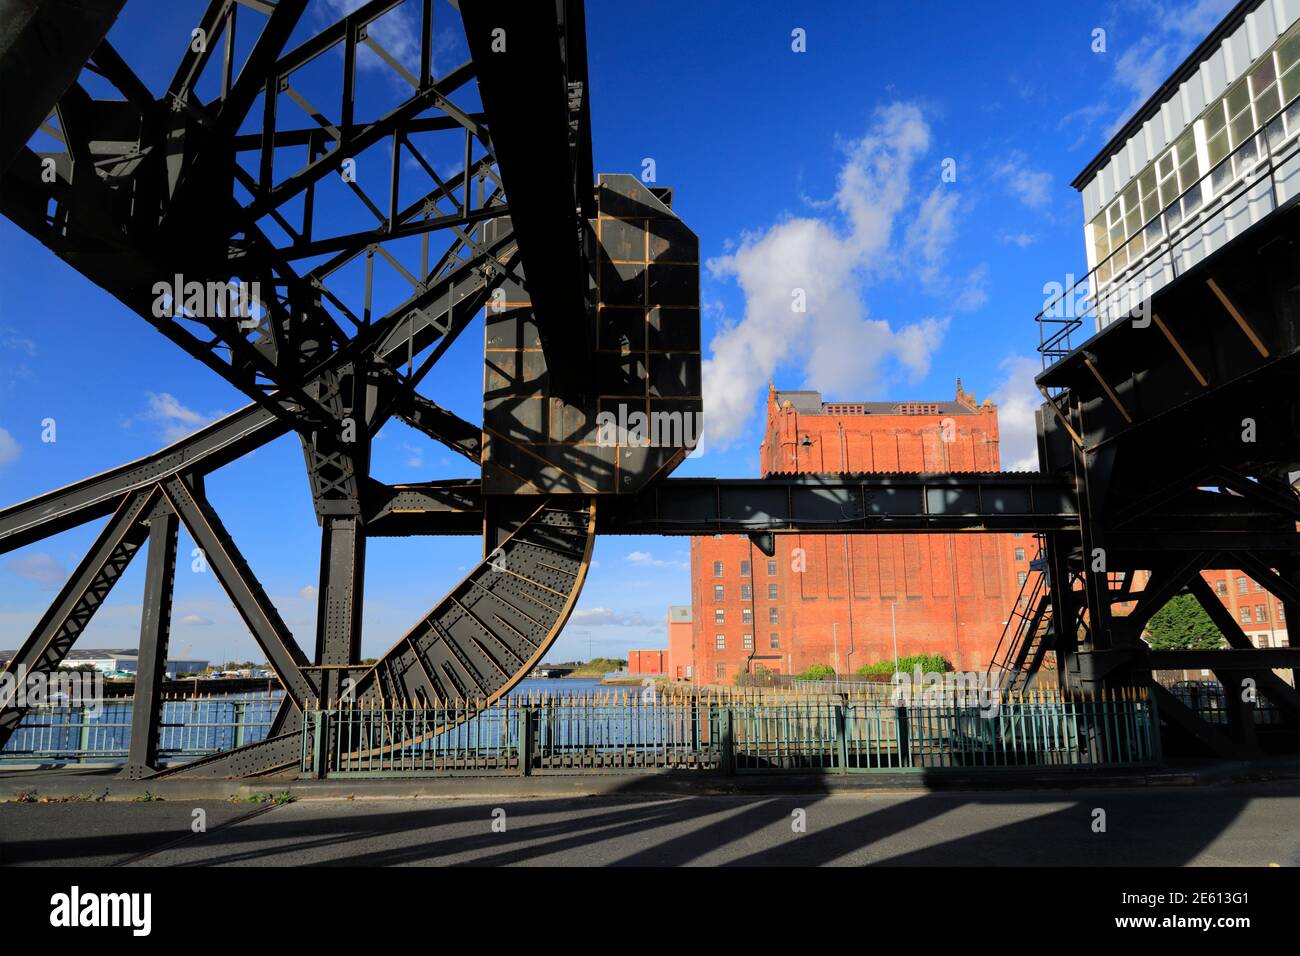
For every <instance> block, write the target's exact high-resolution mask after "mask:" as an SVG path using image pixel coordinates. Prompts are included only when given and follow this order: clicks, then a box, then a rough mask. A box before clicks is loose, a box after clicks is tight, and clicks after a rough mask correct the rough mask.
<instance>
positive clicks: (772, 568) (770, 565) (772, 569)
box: [767, 561, 776, 576]
mask: <svg viewBox="0 0 1300 956" xmlns="http://www.w3.org/2000/svg"><path fill="white" fill-rule="evenodd" d="M767 573H768V575H769V576H771V575H774V574H776V562H775V561H769V562H767Z"/></svg>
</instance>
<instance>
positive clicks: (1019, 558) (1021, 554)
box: [1016, 548, 1025, 561]
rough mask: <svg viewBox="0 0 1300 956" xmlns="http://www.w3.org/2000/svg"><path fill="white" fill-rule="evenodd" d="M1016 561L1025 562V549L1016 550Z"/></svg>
mask: <svg viewBox="0 0 1300 956" xmlns="http://www.w3.org/2000/svg"><path fill="white" fill-rule="evenodd" d="M1016 560H1017V561H1023V560H1025V549H1024V548H1016Z"/></svg>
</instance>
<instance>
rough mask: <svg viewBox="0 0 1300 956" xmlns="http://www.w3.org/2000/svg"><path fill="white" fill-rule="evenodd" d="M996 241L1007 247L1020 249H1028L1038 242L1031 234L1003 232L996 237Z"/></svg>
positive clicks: (1036, 237) (1035, 236)
mask: <svg viewBox="0 0 1300 956" xmlns="http://www.w3.org/2000/svg"><path fill="white" fill-rule="evenodd" d="M998 240H999V241H1000V242H1004V243H1006V244H1008V245H1012V246H1019V247H1020V248H1021V249H1028V248H1029V247H1030V246H1032V245H1033V244H1034V243H1036V242H1037V241H1038V236H1037V235H1035V234H1034V233H1032V232H1003V233H1001V234H1000V235H999V236H998Z"/></svg>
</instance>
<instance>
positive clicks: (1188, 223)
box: [1034, 97, 1300, 369]
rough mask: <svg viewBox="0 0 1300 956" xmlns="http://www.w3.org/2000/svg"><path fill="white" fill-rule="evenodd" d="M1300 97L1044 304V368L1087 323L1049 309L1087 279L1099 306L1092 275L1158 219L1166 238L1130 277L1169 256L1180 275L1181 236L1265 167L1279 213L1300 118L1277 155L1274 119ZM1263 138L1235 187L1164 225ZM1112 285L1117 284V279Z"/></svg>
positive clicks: (1039, 319)
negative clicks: (1280, 179)
mask: <svg viewBox="0 0 1300 956" xmlns="http://www.w3.org/2000/svg"><path fill="white" fill-rule="evenodd" d="M1297 102H1300V97H1293V98H1292V99H1291V100H1290V101H1289V102H1288V103H1286V104H1285V105H1284V106H1282V107H1281V108H1280V109H1279V110H1278V111H1277V113H1275V114H1274V115H1273V116H1272V117H1270V118H1269V119H1268V120H1267V121H1266V122H1264V123H1263V124H1261V125H1260V126H1259V128H1258V129H1256V130H1255V131H1254V132H1252V133H1251V135H1250V137H1249V138H1248V139H1247V140H1245V141H1244V142H1242V143H1241V144H1240V145H1239V146H1238V147H1237V148H1236V149H1234V150H1233V151H1232V152H1231V153H1229V154H1228V155H1227V156H1225V157H1224V158H1223V159H1221V160H1220V161H1219V162H1217V163H1216V164H1215V165H1214V166H1213V167H1211V169H1210V170H1209V172H1207V173H1206V174H1205V175H1204V176H1202V177H1200V178H1199V179H1197V180H1196V182H1194V183H1193V184H1192V185H1190V186H1188V187H1187V188H1186V189H1184V190H1183V191H1182V192H1180V193H1179V194H1178V195H1177V196H1176V197H1174V199H1173V201H1172V202H1170V203H1169V204H1168V205H1166V206H1165V207H1164V208H1163V209H1161V210H1160V211H1159V212H1158V213H1156V214H1155V215H1154V216H1152V217H1151V218H1150V219H1148V220H1147V221H1146V222H1144V223H1142V225H1141V226H1140V227H1139V228H1138V229H1137V231H1136V232H1134V233H1133V235H1131V236H1129V237H1128V239H1126V240H1125V241H1124V243H1123V245H1121V246H1120V247H1119V248H1118V249H1114V250H1112V251H1111V253H1110V255H1108V256H1106V258H1105V259H1103V260H1102V261H1101V262H1099V263H1097V265H1096V266H1095V267H1094V268H1092V269H1091V270H1090V271H1089V272H1088V273H1087V274H1086V275H1084V276H1083V278H1081V279H1079V280H1077V281H1076V282H1075V283H1074V284H1073V285H1071V286H1070V287H1069V288H1068V289H1065V290H1064V291H1062V292H1061V294H1060V295H1058V296H1056V297H1055V298H1054V299H1052V301H1051V302H1049V303H1047V304H1046V305H1045V306H1043V309H1042V311H1040V312H1039V313H1038V314H1037V315H1036V316H1034V321H1035V322H1036V323H1038V330H1039V332H1038V341H1039V344H1038V352H1039V354H1040V355H1041V356H1042V362H1043V368H1044V369H1047V368H1049V367H1050V366H1051V365H1052V364H1054V363H1055V362H1056V361H1057V360H1058V359H1060V358H1063V357H1064V356H1066V355H1068V354H1070V352H1071V351H1073V349H1072V348H1071V345H1070V336H1071V333H1073V332H1074V330H1075V329H1077V328H1079V327H1080V326H1082V325H1083V316H1080V315H1074V316H1067V317H1061V318H1056V317H1051V316H1047V313H1048V312H1049V311H1051V310H1052V309H1053V308H1055V306H1056V305H1057V304H1058V303H1060V302H1062V301H1065V300H1066V299H1071V298H1073V297H1074V293H1075V292H1076V291H1077V290H1078V289H1079V288H1080V286H1083V285H1084V284H1085V283H1086V284H1088V287H1089V288H1088V295H1087V301H1088V302H1089V307H1088V308H1085V309H1084V311H1083V315H1084V316H1086V315H1087V314H1088V313H1089V311H1091V310H1092V309H1095V308H1097V305H1098V303H1097V299H1096V296H1095V295H1094V286H1093V282H1092V280H1093V277H1094V276H1095V275H1096V274H1097V273H1098V272H1099V271H1100V270H1101V269H1102V268H1104V267H1106V266H1107V265H1109V264H1110V263H1111V260H1113V259H1114V258H1115V257H1116V256H1118V255H1119V254H1120V253H1121V252H1123V251H1125V250H1127V249H1128V247H1129V245H1130V244H1131V243H1132V242H1133V241H1134V240H1135V239H1137V238H1138V237H1140V236H1142V235H1143V234H1144V233H1145V232H1146V230H1147V227H1148V226H1150V225H1151V223H1153V222H1155V221H1156V220H1160V221H1161V231H1162V233H1163V237H1162V238H1161V240H1160V241H1159V244H1158V245H1157V246H1156V247H1154V248H1150V247H1149V248H1148V250H1147V251H1146V252H1145V253H1144V254H1143V255H1142V256H1141V257H1140V258H1139V259H1137V260H1136V261H1134V262H1130V263H1129V264H1128V265H1126V266H1124V267H1123V271H1122V272H1120V273H1119V275H1125V276H1127V275H1130V274H1132V273H1135V272H1138V271H1140V270H1144V269H1145V268H1146V267H1148V266H1149V265H1150V264H1151V263H1152V262H1153V261H1155V260H1157V259H1159V258H1162V257H1165V256H1168V258H1169V267H1170V270H1171V271H1172V273H1173V275H1174V276H1175V277H1177V276H1178V274H1179V272H1178V263H1177V259H1176V258H1175V257H1174V255H1173V251H1174V248H1175V246H1177V244H1178V242H1179V240H1181V239H1182V238H1183V237H1184V236H1185V235H1186V234H1187V233H1189V232H1191V231H1192V230H1194V229H1196V228H1199V227H1200V226H1201V225H1202V224H1203V223H1204V222H1205V220H1206V219H1208V218H1209V217H1210V216H1211V215H1213V214H1214V213H1215V212H1217V211H1218V210H1219V209H1220V208H1221V207H1223V206H1224V205H1226V204H1227V203H1228V202H1230V201H1231V200H1233V199H1235V198H1237V197H1238V196H1240V195H1241V194H1242V193H1243V192H1245V191H1247V190H1249V189H1250V188H1252V187H1253V186H1254V185H1255V184H1256V182H1257V181H1258V179H1259V176H1260V172H1261V170H1262V169H1267V172H1268V177H1269V187H1270V192H1271V194H1272V199H1273V208H1272V209H1271V210H1270V212H1274V211H1276V210H1277V208H1278V199H1277V176H1276V171H1277V167H1278V166H1279V165H1281V164H1282V163H1283V162H1285V161H1286V160H1288V159H1290V158H1291V157H1292V156H1294V155H1295V154H1296V153H1297V152H1300V122H1298V123H1297V124H1296V129H1295V130H1294V131H1292V133H1291V134H1290V135H1289V136H1288V137H1287V138H1286V139H1284V140H1283V141H1282V142H1281V143H1279V144H1278V145H1279V147H1280V148H1282V147H1284V149H1283V151H1281V152H1278V153H1276V154H1275V153H1274V151H1273V147H1272V145H1271V144H1270V142H1269V129H1270V128H1271V127H1272V126H1273V125H1274V124H1276V123H1281V122H1282V121H1283V117H1284V114H1285V113H1286V112H1287V111H1288V110H1289V109H1290V108H1291V107H1292V106H1293V105H1295V104H1296V103H1297ZM1261 138H1262V139H1263V144H1264V148H1263V151H1262V156H1261V157H1260V158H1259V159H1258V160H1257V161H1256V162H1255V164H1254V165H1253V166H1252V167H1251V168H1250V169H1249V170H1248V171H1247V172H1245V173H1243V174H1242V175H1241V176H1239V177H1238V178H1237V179H1236V180H1235V181H1234V182H1233V183H1232V184H1231V186H1229V187H1228V188H1227V189H1225V190H1224V191H1223V192H1221V193H1218V194H1216V195H1214V196H1213V197H1211V198H1210V199H1209V200H1208V201H1204V200H1203V201H1202V203H1201V205H1200V207H1199V208H1198V209H1197V210H1196V211H1195V212H1194V213H1193V214H1192V215H1190V216H1187V217H1185V218H1184V219H1182V220H1181V221H1180V223H1179V224H1178V225H1177V226H1175V227H1173V228H1172V229H1169V228H1167V227H1166V226H1165V225H1164V221H1165V217H1166V216H1168V215H1169V210H1171V209H1173V208H1174V207H1175V206H1176V205H1178V203H1180V202H1181V201H1182V199H1183V197H1185V196H1187V195H1188V194H1190V193H1191V192H1192V191H1193V190H1194V189H1200V188H1201V187H1202V185H1203V184H1204V183H1205V182H1206V180H1209V179H1212V178H1213V177H1214V176H1215V175H1216V174H1217V173H1218V172H1219V170H1220V169H1222V168H1223V167H1224V166H1225V165H1226V164H1229V163H1232V162H1233V161H1234V160H1235V159H1236V158H1237V157H1238V156H1239V155H1240V154H1241V153H1243V152H1245V151H1246V149H1247V148H1249V147H1252V146H1253V147H1255V148H1256V150H1257V152H1258V140H1259V139H1261ZM1115 278H1118V276H1116V277H1115ZM1111 284H1114V283H1113V282H1112V283H1111ZM1052 323H1055V324H1057V326H1058V327H1057V328H1056V329H1055V330H1054V331H1053V332H1052V333H1051V334H1050V335H1049V334H1047V330H1046V326H1047V325H1049V324H1052ZM1062 342H1064V346H1062V344H1061V343H1062Z"/></svg>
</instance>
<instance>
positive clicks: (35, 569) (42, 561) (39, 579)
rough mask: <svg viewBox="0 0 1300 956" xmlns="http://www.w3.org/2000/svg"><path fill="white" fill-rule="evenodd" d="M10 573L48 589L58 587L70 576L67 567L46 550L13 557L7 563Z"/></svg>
mask: <svg viewBox="0 0 1300 956" xmlns="http://www.w3.org/2000/svg"><path fill="white" fill-rule="evenodd" d="M5 568H6V569H8V571H9V573H10V574H15V575H17V576H18V577H20V578H26V579H27V580H29V581H35V582H36V583H37V584H39V585H40V586H41V587H42V588H44V589H45V590H47V591H52V590H54V589H55V588H57V587H58V586H59V585H60V584H62V583H63V582H64V580H65V579H66V578H67V576H68V571H67V569H66V568H65V567H64V566H63V565H62V564H60V563H59V562H58V561H57V560H56V559H55V557H54V556H53V555H51V554H47V553H46V552H44V551H33V552H32V553H31V554H24V555H21V556H19V557H16V558H11V559H10V560H9V561H8V562H6V564H5Z"/></svg>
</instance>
